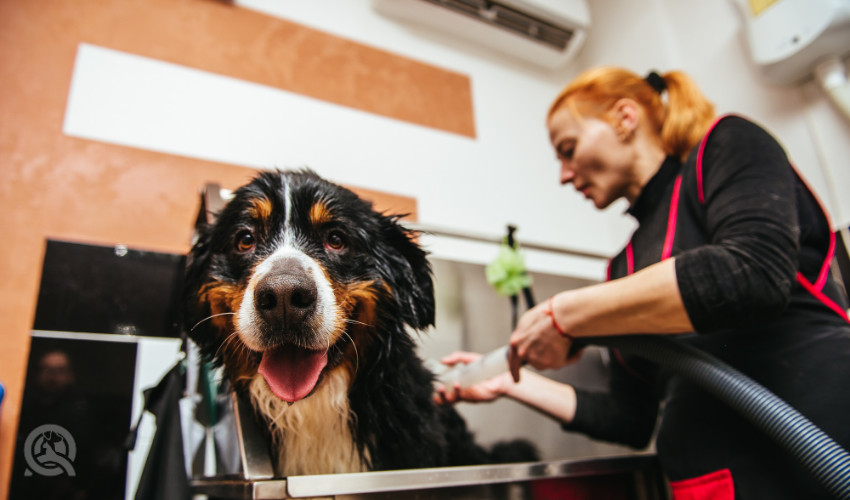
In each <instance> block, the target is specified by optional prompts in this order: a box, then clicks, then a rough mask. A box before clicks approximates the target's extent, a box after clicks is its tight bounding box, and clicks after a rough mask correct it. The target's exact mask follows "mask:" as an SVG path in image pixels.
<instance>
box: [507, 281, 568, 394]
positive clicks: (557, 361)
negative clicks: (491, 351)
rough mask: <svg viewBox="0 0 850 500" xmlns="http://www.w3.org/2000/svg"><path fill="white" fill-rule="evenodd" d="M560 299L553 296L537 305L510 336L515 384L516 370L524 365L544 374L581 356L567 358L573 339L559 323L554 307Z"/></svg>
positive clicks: (519, 322)
mask: <svg viewBox="0 0 850 500" xmlns="http://www.w3.org/2000/svg"><path fill="white" fill-rule="evenodd" d="M560 297H562V296H561V295H556V296H554V297H552V298H550V299H549V300H548V301H546V302H543V303H540V304H537V305H536V306H535V307H533V308H531V309H529V310H528V311H526V312H525V314H523V315H522V316H521V317H520V319H519V321H518V322H517V327H516V330H514V332H513V333H512V334H511V343H510V346H511V349H510V356H509V357H508V362H509V365H510V368H511V374H512V376H513V378H514V380H515V381H517V382H518V381H519V369H520V367H521V366H522V365H523V364H525V363H528V364H530V365H531V366H533V367H534V368H536V369H538V370H546V369H552V368H561V367H563V366H565V365H567V364H569V363H571V362H574V361H576V360H577V359H578V358H579V356H580V353H579V354H576V355H574V356H572V357H569V354H570V347H571V346H572V338H571V336H570V335H569V332H568V331H566V330H564V329H563V327H562V326H561V325H562V324H561V323H559V322H558V315H557V314H556V311H555V304H556V303H557V301H558V300H559V298H560ZM559 330H560V331H559Z"/></svg>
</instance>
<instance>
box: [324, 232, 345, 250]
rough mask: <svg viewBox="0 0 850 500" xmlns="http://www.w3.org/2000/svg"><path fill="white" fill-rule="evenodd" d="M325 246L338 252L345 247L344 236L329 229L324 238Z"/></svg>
mask: <svg viewBox="0 0 850 500" xmlns="http://www.w3.org/2000/svg"><path fill="white" fill-rule="evenodd" d="M325 248H327V249H328V250H334V251H337V252H339V251H340V250H342V249H343V248H345V237H344V236H343V234H342V233H340V232H339V231H331V232H330V233H328V236H327V237H326V238H325Z"/></svg>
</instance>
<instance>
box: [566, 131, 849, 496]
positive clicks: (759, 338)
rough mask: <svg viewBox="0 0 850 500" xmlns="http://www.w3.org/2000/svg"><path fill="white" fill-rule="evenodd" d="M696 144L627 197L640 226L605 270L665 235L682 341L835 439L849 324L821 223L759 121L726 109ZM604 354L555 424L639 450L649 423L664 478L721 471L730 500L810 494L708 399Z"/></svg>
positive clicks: (784, 461) (781, 456)
mask: <svg viewBox="0 0 850 500" xmlns="http://www.w3.org/2000/svg"><path fill="white" fill-rule="evenodd" d="M703 142H704V145H703V146H702V147H697V148H695V149H694V151H693V152H692V153H691V154H690V155H689V157H688V159H687V161H685V163H684V164H682V163H681V162H680V161H679V160H677V159H675V158H672V157H670V158H667V159H666V160H665V161H664V163H663V164H662V165H661V167H660V169H659V171H658V172H657V174H656V175H655V176H654V177H653V178H652V179H651V180H650V182H649V183H648V184H647V185H646V186H645V187H644V189H643V190H642V192H641V194H640V196H639V197H638V199H637V200H636V201H635V203H634V204H633V205H632V206H631V207H630V209H629V213H630V215H632V216H633V217H635V219H636V220H637V221H638V223H639V226H638V228H637V229H636V231H635V233H634V234H633V236H632V238H631V241H630V243H629V245H628V246H627V248H625V249H624V250H623V251H622V252H621V253H620V254H619V255H617V256H616V257H615V258H614V259H613V260H612V261H611V265H610V278H611V279H617V278H620V277H623V276H625V275H627V274H629V273H630V272H635V271H638V270H640V269H642V268H644V267H647V266H649V265H651V264H654V263H656V262H658V261H659V260H661V258H662V254H663V252H664V251H665V241H666V240H668V239H669V238H668V234H673V235H674V236H673V237H672V238H673V239H672V247H671V248H670V249H669V250H668V252H669V254H670V255H672V256H675V257H676V276H677V281H678V284H679V289H680V292H681V295H682V299H683V301H684V305H685V309H686V310H687V313H688V315H689V318H690V319H691V322H692V324H693V325H694V327H695V329H696V332H695V333H694V334H689V335H683V336H680V337H681V340H682V341H684V342H688V343H691V344H694V345H696V346H698V347H700V348H702V349H705V350H706V351H708V352H709V353H711V354H713V355H715V356H717V357H719V358H720V359H722V360H723V361H725V362H727V363H729V364H731V365H732V366H734V367H735V368H737V369H739V370H740V371H742V372H743V373H745V374H747V375H749V376H750V377H752V378H754V379H755V380H756V381H758V382H760V383H761V384H763V385H765V386H766V387H768V388H769V389H771V390H772V391H773V392H775V393H776V394H777V395H779V396H780V397H782V398H784V399H785V400H786V401H788V402H789V403H791V404H792V405H793V406H795V407H796V408H797V409H798V410H800V411H801V412H802V413H803V414H804V415H806V416H807V417H809V418H810V419H811V420H812V421H813V422H814V423H815V424H817V425H819V426H820V427H821V428H822V429H824V430H825V431H826V432H827V433H828V434H830V435H831V436H832V437H833V438H834V439H836V440H837V441H838V442H839V443H842V444H843V445H844V446H845V447H846V446H847V445H848V444H850V425H846V422H848V421H850V420H847V417H846V415H848V412H850V395H848V394H846V393H845V391H844V388H845V387H848V383H850V324H848V322H847V320H846V312H845V311H846V308H847V304H846V302H845V301H846V299H845V298H844V295H843V291H842V289H841V288H840V286H839V285H838V284H837V283H836V282H834V280H833V278H832V276H831V275H830V274H829V273H828V256H829V252H830V251H831V248H830V244H831V242H834V240H831V237H832V232H831V229H830V226H829V222H828V221H827V219H826V217H825V215H824V213H823V211H822V210H821V208H820V206H819V204H818V202H817V200H816V199H815V197H814V196H813V195H812V193H811V191H810V190H809V189H808V188H807V187H806V185H805V184H804V183H803V182H802V180H801V179H800V178H799V176H798V175H797V174H796V173H795V171H794V169H793V168H792V167H791V165H790V164H789V161H788V159H787V157H786V154H785V152H784V151H783V149H782V147H781V146H780V145H779V144H778V143H777V141H776V140H774V139H773V138H772V137H771V136H770V135H769V134H768V133H767V132H766V131H765V130H763V129H762V128H760V127H759V126H757V125H755V124H754V123H752V122H750V121H748V120H746V119H743V118H740V117H734V116H731V117H725V118H723V119H721V120H720V121H718V122H717V124H716V126H714V128H713V129H712V130H711V131H710V133H709V134H708V135H707V138H706V139H704V141H703ZM700 157H701V158H700ZM698 160H699V161H698ZM671 201H673V203H671ZM671 219H672V220H671ZM673 224H675V225H673ZM668 244H669V242H668ZM842 314H843V315H844V317H842ZM635 333H640V332H635ZM612 360H613V361H612V374H611V387H610V390H609V391H608V392H605V393H594V392H589V391H584V390H581V389H580V388H577V390H576V392H577V397H578V400H577V408H576V416H575V419H574V421H573V422H572V423H571V424H568V425H565V426H564V428H565V429H567V430H575V431H581V432H583V433H586V434H588V435H590V436H591V437H595V438H598V439H603V440H607V441H614V442H619V443H623V444H627V445H630V446H633V447H636V448H643V447H645V446H646V445H647V444H648V443H649V441H650V439H651V437H652V435H653V432H654V429H655V427H656V421H660V425H659V426H658V427H659V428H658V435H657V439H656V449H657V453H658V456H659V459H660V461H661V463H662V466H663V467H664V469H665V472H666V473H667V475H668V476H669V478H670V479H671V480H673V481H677V480H682V479H687V478H693V477H698V476H702V475H705V474H708V473H710V472H713V471H716V470H721V469H730V470H731V472H732V477H733V480H734V483H735V494H736V497H735V498H737V499H739V500H741V499H744V500H746V499H749V498H770V499H781V498H817V494H819V492H820V490H819V486H817V485H815V484H813V483H812V482H811V481H810V478H809V477H808V474H807V473H806V472H805V471H804V470H803V469H801V468H800V467H799V466H797V465H796V464H794V463H791V460H790V459H789V458H788V455H787V454H786V453H785V452H784V451H783V450H780V449H779V448H778V447H777V446H776V445H775V444H774V443H772V442H770V441H769V440H768V439H767V438H766V437H765V436H763V435H761V432H760V431H758V430H757V429H756V428H755V427H753V426H751V425H750V424H749V423H747V422H745V421H744V420H743V419H742V418H741V417H740V416H739V415H737V414H734V413H733V412H732V410H730V409H728V408H726V407H725V406H723V405H722V404H721V403H719V402H717V401H716V400H715V399H714V398H713V397H712V396H710V395H709V394H707V393H705V392H703V391H702V390H701V389H699V388H697V387H695V386H693V385H692V384H690V383H689V382H687V381H685V380H682V379H680V378H679V377H676V376H675V375H673V374H670V373H666V372H664V371H663V370H662V371H660V370H658V369H657V368H656V367H655V366H654V365H652V364H651V363H649V362H646V361H643V360H641V359H637V358H626V359H624V358H623V357H622V356H621V355H620V353H619V352H618V351H617V350H613V351H612ZM659 408H661V412H660V420H659V419H658V416H659ZM801 494H804V496H799V495H801Z"/></svg>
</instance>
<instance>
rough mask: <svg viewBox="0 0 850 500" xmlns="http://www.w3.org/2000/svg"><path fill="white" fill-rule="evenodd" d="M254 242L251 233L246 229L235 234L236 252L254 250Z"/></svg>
mask: <svg viewBox="0 0 850 500" xmlns="http://www.w3.org/2000/svg"><path fill="white" fill-rule="evenodd" d="M256 243H257V242H256V240H254V235H253V233H251V231H248V230H247V229H246V230H245V231H239V232H238V233H237V234H236V250H237V251H239V252H242V253H246V252H250V251H251V250H253V249H254V245H256Z"/></svg>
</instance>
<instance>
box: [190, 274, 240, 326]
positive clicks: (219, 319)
mask: <svg viewBox="0 0 850 500" xmlns="http://www.w3.org/2000/svg"><path fill="white" fill-rule="evenodd" d="M244 293H245V290H244V289H242V287H240V286H238V285H235V284H232V283H225V282H223V281H213V282H210V283H207V284H205V285H204V286H202V287H201V289H200V290H199V291H198V302H199V303H205V302H206V303H207V304H209V306H210V313H211V315H212V316H213V318H212V319H210V321H211V322H212V323H213V325H215V327H216V328H217V329H218V330H219V332H225V331H227V330H233V315H231V314H227V313H231V312H233V313H235V312H237V311H238V310H239V305H240V304H241V303H242V297H243V295H244Z"/></svg>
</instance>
